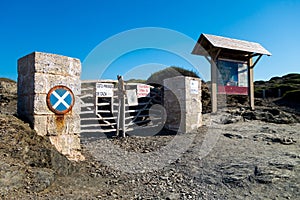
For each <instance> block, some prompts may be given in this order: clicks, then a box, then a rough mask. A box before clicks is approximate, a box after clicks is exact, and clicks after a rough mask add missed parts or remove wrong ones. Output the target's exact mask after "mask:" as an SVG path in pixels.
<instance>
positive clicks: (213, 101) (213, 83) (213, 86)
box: [210, 58, 218, 113]
mask: <svg viewBox="0 0 300 200" xmlns="http://www.w3.org/2000/svg"><path fill="white" fill-rule="evenodd" d="M210 64H211V67H210V68H211V94H210V96H211V106H212V113H216V112H217V110H218V102H217V101H218V99H217V65H216V62H215V61H214V60H213V59H212V58H211V59H210Z"/></svg>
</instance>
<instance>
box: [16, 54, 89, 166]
mask: <svg viewBox="0 0 300 200" xmlns="http://www.w3.org/2000/svg"><path fill="white" fill-rule="evenodd" d="M80 74H81V63H80V60H78V59H75V58H69V57H66V56H60V55H55V54H48V53H41V52H34V53H31V54H29V55H27V56H25V57H23V58H20V59H19V60H18V115H19V117H21V118H22V119H24V120H26V121H28V122H29V123H30V124H31V126H32V127H33V129H34V130H35V131H36V133H37V134H38V135H41V136H46V137H49V139H50V141H51V143H52V144H53V145H54V146H55V147H56V148H57V150H58V151H60V152H61V153H62V154H64V155H66V157H67V158H69V159H70V160H76V161H78V160H83V159H84V157H83V156H82V155H81V153H80V148H81V147H80V137H79V134H80V116H79V114H80V99H79V95H80V93H81V81H80ZM56 86H62V87H67V88H69V89H70V93H72V94H73V98H72V99H73V103H74V104H73V106H71V107H70V110H68V111H67V112H66V113H63V114H62V113H58V114H57V113H55V112H54V111H53V110H50V107H49V104H48V103H47V99H48V97H49V94H50V93H51V92H50V90H51V89H52V90H53V88H54V87H56ZM52 90H51V91H52ZM47 95H48V96H47ZM52 99H54V100H57V99H55V98H53V97H52Z"/></svg>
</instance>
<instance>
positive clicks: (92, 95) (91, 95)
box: [80, 94, 94, 99]
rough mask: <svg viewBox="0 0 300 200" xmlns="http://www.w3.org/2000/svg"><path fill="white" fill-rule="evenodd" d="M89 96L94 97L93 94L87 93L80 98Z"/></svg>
mask: <svg viewBox="0 0 300 200" xmlns="http://www.w3.org/2000/svg"><path fill="white" fill-rule="evenodd" d="M87 97H94V95H93V94H86V95H83V96H81V97H80V99H84V98H87Z"/></svg>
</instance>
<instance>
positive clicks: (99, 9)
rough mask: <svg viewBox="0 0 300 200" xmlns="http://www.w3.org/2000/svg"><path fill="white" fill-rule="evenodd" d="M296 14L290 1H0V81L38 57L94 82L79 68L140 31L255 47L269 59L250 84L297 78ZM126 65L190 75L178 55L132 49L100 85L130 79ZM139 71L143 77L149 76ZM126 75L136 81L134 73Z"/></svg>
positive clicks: (299, 36) (299, 15)
mask: <svg viewBox="0 0 300 200" xmlns="http://www.w3.org/2000/svg"><path fill="white" fill-rule="evenodd" d="M299 10H300V1H296V0H294V1H292V0H282V1H279V0H264V1H261V0H252V1H238V0H237V1H217V0H210V1H201V0H190V1H176V0H173V1H164V0H151V1H147V0H128V1H125V0H118V1H116V0H110V1H104V0H94V1H89V0H85V1H76V0H73V1H66V0H60V1H57V0H51V1H50V0H44V1H42V0H39V1H32V0H27V1H13V0H12V1H0V31H1V37H0V77H7V78H11V79H14V80H16V79H17V59H18V58H20V57H22V56H24V55H27V54H29V53H31V52H33V51H41V52H49V53H55V54H61V55H66V56H70V57H76V58H79V59H80V60H81V61H82V62H83V68H82V73H83V76H85V77H86V78H91V79H94V77H92V75H91V77H89V73H88V71H89V66H86V65H84V64H85V62H84V61H85V60H86V58H87V56H88V55H89V54H90V53H91V52H93V49H94V48H96V47H97V46H98V45H99V44H101V42H103V41H105V40H107V39H109V38H111V37H113V36H114V35H116V34H119V33H122V32H124V31H127V30H130V29H135V28H142V27H161V28H166V29H171V30H175V31H177V32H179V33H182V34H185V35H186V36H188V37H190V38H191V39H193V40H197V39H198V37H199V35H200V34H201V33H208V34H214V35H221V36H226V37H232V38H237V39H244V40H248V41H254V42H259V43H261V44H262V45H263V46H264V47H265V48H267V49H268V50H269V51H270V52H271V53H272V54H273V55H272V56H271V57H267V56H266V57H263V58H262V59H261V61H260V62H259V63H258V64H257V66H256V67H255V70H254V73H255V74H254V77H255V80H266V79H269V78H271V77H273V76H281V75H284V74H287V73H291V72H297V73H299V72H300V64H299V61H298V57H299V56H298V54H299V52H300V51H299V49H298V48H299V47H300V12H299ZM147 39H148V40H151V38H145V40H147ZM192 48H193V47H191V50H192ZM157 53H161V54H159V56H156V57H159V59H156V60H155V59H154V60H152V59H151V56H153V55H156V54H157ZM103 56H104V57H105V54H103ZM120 56H121V55H120ZM130 59H134V60H138V61H135V62H136V63H131V64H133V65H137V64H138V65H139V66H142V67H140V69H145V66H147V67H149V66H150V65H149V63H155V64H156V65H157V66H159V65H162V66H167V65H181V67H187V68H190V67H189V66H188V64H187V65H186V66H184V65H185V64H186V62H185V61H183V60H182V59H177V58H176V55H175V57H173V58H172V56H170V55H169V54H168V53H166V52H164V51H152V52H151V49H150V50H149V49H148V50H145V51H140V50H136V51H134V52H129V53H126V54H125V55H123V58H122V57H120V58H118V59H117V60H115V61H114V62H113V63H117V64H118V65H119V66H120V67H121V66H123V67H125V68H124V69H122V70H123V71H122V70H120V69H119V70H120V71H118V69H117V68H116V69H111V70H110V71H109V70H107V74H106V75H105V78H110V76H111V78H114V77H115V76H116V73H118V72H121V73H125V71H127V72H130V71H131V69H130V64H128V63H130V62H132V60H131V61H130ZM143 59H144V61H143ZM122 62H123V63H122ZM143 62H144V63H143ZM113 63H112V64H113ZM177 63H178V64H177ZM199 65H201V64H199ZM116 66H117V65H116ZM153 66H154V65H153ZM133 67H137V66H133ZM149 68H151V67H149ZM158 68H159V67H158ZM152 69H153V70H154V69H156V67H152ZM140 71H143V70H140ZM200 71H201V69H200ZM143 72H144V76H146V77H147V76H148V75H150V74H149V73H151V72H148V71H143ZM201 73H202V71H201ZM131 74H132V76H134V75H136V76H137V78H140V77H139V76H138V73H131ZM94 75H95V74H94ZM122 75H123V74H122ZM96 76H97V74H96ZM133 78H134V77H133Z"/></svg>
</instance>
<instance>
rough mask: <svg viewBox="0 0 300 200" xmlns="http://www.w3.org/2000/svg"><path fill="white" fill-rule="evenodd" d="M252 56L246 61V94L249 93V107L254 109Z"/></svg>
mask: <svg viewBox="0 0 300 200" xmlns="http://www.w3.org/2000/svg"><path fill="white" fill-rule="evenodd" d="M252 62H253V61H252V58H250V59H249V61H248V95H249V103H250V109H251V110H254V109H255V107H254V83H253V79H254V77H253V76H254V75H253V66H252Z"/></svg>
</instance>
